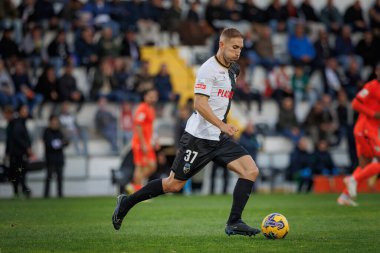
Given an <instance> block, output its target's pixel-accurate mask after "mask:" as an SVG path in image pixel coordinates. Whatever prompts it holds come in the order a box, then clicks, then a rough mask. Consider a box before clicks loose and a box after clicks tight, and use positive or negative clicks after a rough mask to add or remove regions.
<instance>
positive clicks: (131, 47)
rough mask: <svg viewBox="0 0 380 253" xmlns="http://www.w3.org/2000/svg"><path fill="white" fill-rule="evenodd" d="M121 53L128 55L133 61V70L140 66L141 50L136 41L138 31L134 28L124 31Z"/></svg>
mask: <svg viewBox="0 0 380 253" xmlns="http://www.w3.org/2000/svg"><path fill="white" fill-rule="evenodd" d="M121 55H122V56H126V57H128V58H129V59H130V60H131V61H132V63H133V66H132V69H133V70H135V69H137V68H138V67H139V66H140V61H141V50H140V46H139V45H138V43H137V41H136V31H135V30H134V29H133V28H130V29H128V30H127V31H126V32H125V33H124V38H123V41H122V42H121Z"/></svg>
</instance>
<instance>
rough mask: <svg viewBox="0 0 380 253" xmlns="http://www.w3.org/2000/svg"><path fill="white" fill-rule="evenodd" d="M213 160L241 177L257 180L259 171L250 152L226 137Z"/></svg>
mask: <svg viewBox="0 0 380 253" xmlns="http://www.w3.org/2000/svg"><path fill="white" fill-rule="evenodd" d="M220 142H221V143H220V147H219V148H218V149H217V151H216V152H215V153H216V155H215V157H214V159H213V161H214V162H217V163H218V164H220V165H221V166H224V167H226V168H227V169H229V170H231V171H234V172H236V173H237V174H238V175H239V176H240V177H244V178H247V177H248V178H256V177H257V175H258V173H259V171H258V168H257V166H256V163H255V162H254V161H253V159H252V157H251V156H250V155H249V153H248V151H247V150H246V149H245V148H243V147H242V146H241V145H240V144H239V143H237V142H236V141H235V140H233V139H231V138H229V137H224V138H222V139H221V141H220Z"/></svg>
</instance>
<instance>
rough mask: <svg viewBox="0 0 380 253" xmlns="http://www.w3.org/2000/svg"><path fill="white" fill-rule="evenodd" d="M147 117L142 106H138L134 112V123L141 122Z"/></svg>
mask: <svg viewBox="0 0 380 253" xmlns="http://www.w3.org/2000/svg"><path fill="white" fill-rule="evenodd" d="M146 118H147V114H146V111H145V110H143V109H142V108H139V110H137V111H136V114H135V120H134V121H135V123H136V124H143V123H144V122H145V120H146Z"/></svg>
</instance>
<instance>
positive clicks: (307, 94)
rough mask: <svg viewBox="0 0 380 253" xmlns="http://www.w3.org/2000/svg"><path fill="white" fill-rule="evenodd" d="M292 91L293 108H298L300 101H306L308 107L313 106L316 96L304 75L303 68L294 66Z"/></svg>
mask: <svg viewBox="0 0 380 253" xmlns="http://www.w3.org/2000/svg"><path fill="white" fill-rule="evenodd" d="M292 90H293V95H294V102H295V106H298V105H299V103H300V102H301V101H308V103H309V104H310V105H313V104H314V103H315V101H316V100H317V94H316V93H315V92H314V90H313V89H312V88H311V86H310V83H309V76H308V75H307V74H306V73H305V71H304V69H303V66H296V67H295V69H294V75H293V77H292Z"/></svg>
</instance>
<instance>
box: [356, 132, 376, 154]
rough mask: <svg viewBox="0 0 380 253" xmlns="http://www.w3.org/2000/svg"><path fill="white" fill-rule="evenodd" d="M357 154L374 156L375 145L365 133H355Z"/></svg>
mask: <svg viewBox="0 0 380 253" xmlns="http://www.w3.org/2000/svg"><path fill="white" fill-rule="evenodd" d="M355 145H356V154H357V156H358V157H359V158H360V157H366V158H370V157H373V156H374V154H373V147H372V144H371V140H370V138H368V136H367V135H365V134H364V133H355Z"/></svg>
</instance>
